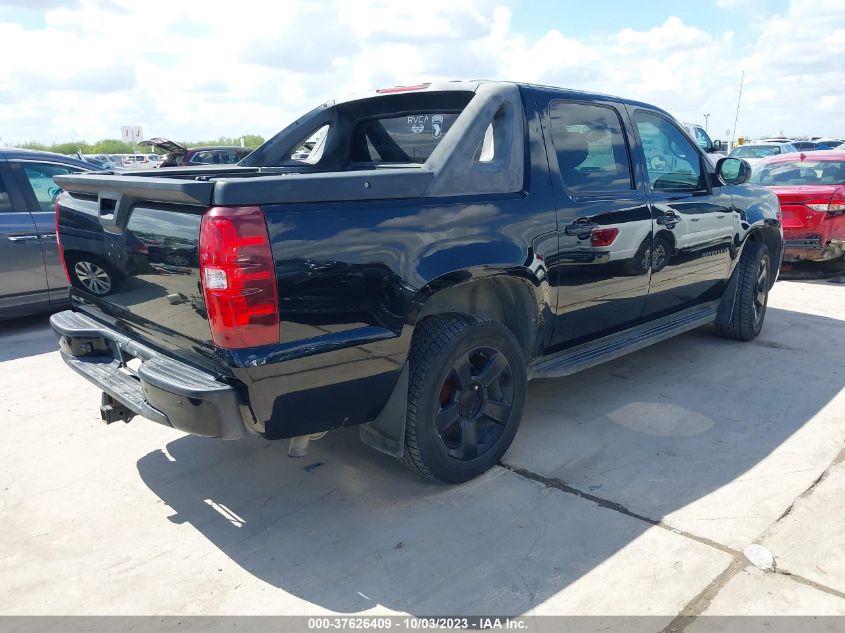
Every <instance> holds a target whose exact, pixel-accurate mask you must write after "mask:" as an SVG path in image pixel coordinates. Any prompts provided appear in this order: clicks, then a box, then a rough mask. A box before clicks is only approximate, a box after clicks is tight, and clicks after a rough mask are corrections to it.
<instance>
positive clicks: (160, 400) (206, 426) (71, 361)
mask: <svg viewBox="0 0 845 633" xmlns="http://www.w3.org/2000/svg"><path fill="white" fill-rule="evenodd" d="M50 325H51V326H52V327H53V330H54V331H55V332H56V335H57V336H58V339H59V348H60V350H61V354H62V359H63V360H64V361H65V363H67V364H68V366H69V367H70V368H71V369H73V370H74V371H76V372H77V373H78V374H80V375H81V376H82V377H84V378H85V379H87V380H88V381H89V382H92V383H94V384H95V385H97V386H98V387H99V388H100V389H102V390H103V391H104V392H105V393H107V394H108V395H109V396H111V397H112V398H113V399H114V400H116V401H118V402H120V403H121V404H123V405H124V406H125V407H126V408H127V409H129V410H130V411H133V412H134V413H136V414H137V415H140V416H143V417H145V418H147V419H149V420H152V421H153V422H158V423H159V424H164V425H165V426H170V427H173V428H174V429H178V430H180V431H184V432H186V433H191V434H193V435H202V436H204V437H219V438H222V439H240V438H241V437H243V436H244V435H245V430H246V427H245V425H244V421H243V417H242V415H241V407H240V403H239V400H238V396H237V393H236V391H235V390H234V389H233V388H232V387H231V386H230V385H228V384H226V383H224V382H222V381H219V380H217V379H216V378H215V377H214V376H212V375H211V374H208V373H206V372H204V371H202V370H199V369H196V368H195V367H193V366H191V365H187V364H185V363H182V362H180V361H177V360H175V359H173V358H171V357H170V356H167V355H165V354H162V353H160V352H157V351H156V350H153V349H151V348H149V347H147V346H145V345H141V344H140V343H138V342H137V341H134V340H132V339H130V338H129V337H127V336H126V335H124V334H121V333H120V332H117V331H116V330H113V329H111V328H109V327H107V326H105V325H103V324H102V323H100V322H98V321H95V320H94V319H92V318H90V317H88V316H86V315H84V314H81V313H79V312H72V311H70V310H65V311H64V312H58V313H56V314H54V315H53V316H51V317H50ZM132 358H137V359H139V360H140V361H141V364H140V365H139V366H138V368H137V371H136V372H133V371H131V370H130V369H129V368H128V367H127V366H126V361H127V360H129V359H132Z"/></svg>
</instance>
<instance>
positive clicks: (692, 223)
mask: <svg viewBox="0 0 845 633" xmlns="http://www.w3.org/2000/svg"><path fill="white" fill-rule="evenodd" d="M632 110H633V111H632V112H631V118H632V119H633V121H634V123H635V126H636V130H637V134H638V135H639V137H640V141H641V145H642V152H643V155H642V160H643V161H644V164H645V169H646V173H647V175H648V187H649V191H650V193H649V196H650V201H651V215H652V221H653V232H654V262H653V270H652V275H651V287H650V290H649V298H648V304H647V306H646V310H645V314H647V315H652V314H656V313H661V312H671V311H674V310H678V309H683V308H685V307H688V306H691V305H695V304H696V303H700V302H703V301H706V300H708V299H714V298H717V297H718V296H720V295H721V293H722V291H723V289H724V284H725V282H726V281H727V278H728V275H729V271H730V264H731V253H732V249H733V242H734V234H735V233H736V230H737V229H736V225H737V222H738V215H737V214H736V213H735V212H734V205H733V200H732V198H731V195H730V191H729V188H728V187H723V186H720V185H719V184H718V181H717V180H716V178H715V174H714V167H713V165H712V163H711V162H710V161H709V160H707V159H706V157H705V156H704V154H703V152H702V151H701V150H700V148H699V147H697V146H696V144H695V143H693V142H692V141H691V140H690V138H689V137H688V136H687V135H686V134H685V133H684V132H683V131H681V129H680V127H678V125H677V124H676V123H675V122H674V121H672V120H671V118H669V117H668V116H666V115H664V114H662V113H660V112H656V111H651V110H646V109H644V108H639V107H638V108H632Z"/></svg>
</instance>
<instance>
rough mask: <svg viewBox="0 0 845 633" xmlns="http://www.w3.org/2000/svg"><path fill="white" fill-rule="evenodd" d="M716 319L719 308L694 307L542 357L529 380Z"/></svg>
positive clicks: (557, 373) (596, 362)
mask: <svg viewBox="0 0 845 633" xmlns="http://www.w3.org/2000/svg"><path fill="white" fill-rule="evenodd" d="M715 320H716V306H706V307H701V306H699V307H695V308H690V309H688V310H683V311H681V312H677V313H675V314H670V315H669V316H667V317H663V318H662V319H657V320H656V321H649V322H648V323H644V324H642V325H638V326H636V327H633V328H631V329H629V330H625V331H623V332H617V333H616V334H611V335H609V336H605V337H604V338H600V339H597V340H595V341H590V342H588V343H583V344H581V345H576V346H575V347H572V348H570V349H565V350H563V351H560V352H556V353H554V354H551V355H549V356H543V357H541V358H538V359H537V360H535V361H533V362H532V363H531V364H529V366H528V379H529V380H531V379H532V378H558V377H560V376H568V375H570V374H574V373H576V372H579V371H583V370H584V369H589V368H590V367H595V366H596V365H601V364H602V363H606V362H607V361H609V360H613V359H614V358H619V357H620V356H624V355H625V354H629V353H631V352H635V351H637V350H639V349H643V348H644V347H648V346H649V345H653V344H654V343H659V342H660V341H665V340H666V339H667V338H672V337H673V336H676V335H677V334H682V333H683V332H687V331H689V330H694V329H695V328H697V327H701V326H702V325H707V324H708V323H713V321H715Z"/></svg>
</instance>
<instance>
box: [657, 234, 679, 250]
mask: <svg viewBox="0 0 845 633" xmlns="http://www.w3.org/2000/svg"><path fill="white" fill-rule="evenodd" d="M654 237H655V238H658V237H661V238H663V239H664V240H666V241H667V242H669V247H670V248H671V249H672V250H675V236H674V235H673V234H672V231H667V230H666V229H663V230H661V231H658V232H657V233H655V234H654Z"/></svg>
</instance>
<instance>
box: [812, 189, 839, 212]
mask: <svg viewBox="0 0 845 633" xmlns="http://www.w3.org/2000/svg"><path fill="white" fill-rule="evenodd" d="M805 204H806V205H807V206H808V207H810V208H811V209H812V210H813V211H817V212H818V213H827V214H828V215H829V216H836V215H841V214H843V213H845V196H843V194H842V192H841V191H837V192H836V193H835V194H834V195H833V198H831V199H830V200H811V201H810V202H807V203H805Z"/></svg>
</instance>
